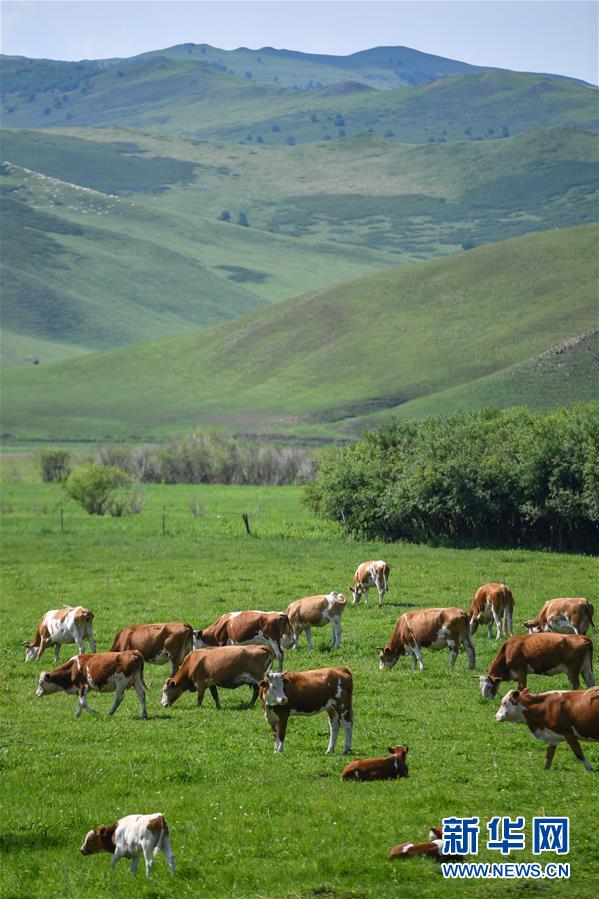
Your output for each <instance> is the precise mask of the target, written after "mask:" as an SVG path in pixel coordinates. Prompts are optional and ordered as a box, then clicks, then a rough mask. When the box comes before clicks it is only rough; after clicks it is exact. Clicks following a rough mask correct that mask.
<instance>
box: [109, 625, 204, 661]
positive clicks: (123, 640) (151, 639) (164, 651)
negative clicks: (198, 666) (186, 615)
mask: <svg viewBox="0 0 599 899" xmlns="http://www.w3.org/2000/svg"><path fill="white" fill-rule="evenodd" d="M126 649H137V651H138V652H141V654H142V656H143V657H144V662H149V663H150V664H153V665H163V664H164V663H165V662H170V665H171V674H174V673H175V671H176V670H177V669H178V668H179V666H180V665H181V663H182V661H183V659H184V658H185V656H186V655H187V653H189V652H191V650H192V649H193V628H192V626H191V624H183V622H181V621H169V622H168V624H133V625H131V626H130V627H124V628H123V629H122V630H120V631H119V632H118V634H117V635H116V637H115V638H114V642H113V644H112V647H111V650H110V651H111V652H124V651H125V650H126Z"/></svg>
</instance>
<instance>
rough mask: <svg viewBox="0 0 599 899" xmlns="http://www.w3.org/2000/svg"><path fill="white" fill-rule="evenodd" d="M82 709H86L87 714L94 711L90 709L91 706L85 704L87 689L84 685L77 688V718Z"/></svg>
mask: <svg viewBox="0 0 599 899" xmlns="http://www.w3.org/2000/svg"><path fill="white" fill-rule="evenodd" d="M83 709H87V711H88V712H93V711H94V709H92V707H91V705H89V704H88V702H87V687H86V686H85V685H84V684H82V685H81V686H80V687H79V701H78V703H77V712H76V715H77V718H78V717H79V715H80V714H81V712H82V711H83Z"/></svg>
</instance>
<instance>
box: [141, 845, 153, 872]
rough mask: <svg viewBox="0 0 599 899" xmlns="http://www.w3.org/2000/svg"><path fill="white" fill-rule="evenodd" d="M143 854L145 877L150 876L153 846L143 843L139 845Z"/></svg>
mask: <svg viewBox="0 0 599 899" xmlns="http://www.w3.org/2000/svg"><path fill="white" fill-rule="evenodd" d="M141 846H142V849H143V854H144V859H145V862H146V877H151V876H152V870H153V868H154V849H153V846H151V844H150V843H149V841H148V842H147V843H146V842H145V841H144V842H143V843H142V844H141Z"/></svg>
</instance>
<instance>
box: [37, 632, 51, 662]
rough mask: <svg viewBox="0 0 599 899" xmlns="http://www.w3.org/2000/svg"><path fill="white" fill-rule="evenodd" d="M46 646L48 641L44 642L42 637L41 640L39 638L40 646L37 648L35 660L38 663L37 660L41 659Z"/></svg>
mask: <svg viewBox="0 0 599 899" xmlns="http://www.w3.org/2000/svg"><path fill="white" fill-rule="evenodd" d="M48 645H49V643H48V641H47V640H45V639H44V638H43V637H41V638H40V645H39V646H38V649H37V659H38V661H39V659H41V657H42V653H43V652H45V651H46V649H47V648H48Z"/></svg>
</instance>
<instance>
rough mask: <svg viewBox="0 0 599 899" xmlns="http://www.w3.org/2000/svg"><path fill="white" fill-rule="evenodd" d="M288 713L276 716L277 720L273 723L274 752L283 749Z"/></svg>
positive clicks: (282, 750)
mask: <svg viewBox="0 0 599 899" xmlns="http://www.w3.org/2000/svg"><path fill="white" fill-rule="evenodd" d="M288 718H289V715H281V714H279V716H278V721H276V722H275V724H274V725H273V733H274V735H275V752H284V751H285V734H286V733H287V720H288Z"/></svg>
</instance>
